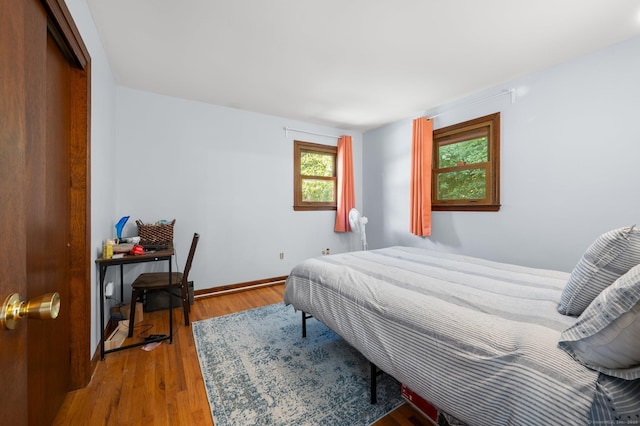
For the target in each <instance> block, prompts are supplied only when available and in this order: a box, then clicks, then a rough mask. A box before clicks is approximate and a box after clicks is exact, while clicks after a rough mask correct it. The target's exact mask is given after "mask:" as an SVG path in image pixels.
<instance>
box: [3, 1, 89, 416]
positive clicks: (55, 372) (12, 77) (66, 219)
mask: <svg viewBox="0 0 640 426" xmlns="http://www.w3.org/2000/svg"><path fill="white" fill-rule="evenodd" d="M78 51H80V52H81V55H80V59H82V58H84V59H85V60H84V64H82V61H79V60H78V59H79V56H78V54H77V52H78ZM74 52H75V53H74ZM83 67H84V68H83ZM88 70H89V67H88V54H86V48H84V45H83V44H82V41H81V39H80V38H79V35H78V32H77V29H76V28H75V26H74V25H73V22H72V20H71V19H70V14H69V13H68V10H66V6H65V5H64V1H63V0H43V1H42V2H40V1H37V0H24V1H8V2H0V203H1V204H2V213H1V214H0V241H1V242H2V247H3V249H2V252H0V304H2V303H3V301H4V300H5V298H6V297H7V296H8V295H9V294H12V293H18V294H19V295H20V298H21V299H22V300H28V299H29V298H33V297H36V296H38V295H40V294H43V293H46V292H52V291H58V292H59V293H60V296H61V300H62V302H61V312H60V316H59V317H58V319H56V320H52V321H37V320H20V321H19V322H18V324H17V327H16V328H15V329H14V330H5V329H1V330H0V388H1V389H3V393H2V395H0V413H2V421H3V423H6V424H12V425H26V424H33V425H38V424H42V425H45V424H50V423H51V421H52V420H53V418H54V417H55V415H56V413H57V411H58V408H59V406H60V405H61V403H62V401H63V399H64V397H65V395H66V392H67V391H69V390H71V389H74V388H78V387H82V386H84V385H86V384H87V383H88V381H89V378H90V374H91V356H90V354H89V338H90V336H89V333H90V324H89V321H88V320H87V318H89V317H90V298H89V295H90V294H91V289H90V287H89V286H90V275H89V274H90V266H89V265H90V261H91V260H90V259H89V250H88V247H89V241H90V235H89V232H88V229H89V224H90V222H89V219H88V217H89V185H88V182H89V178H88V176H89V173H88V171H89V169H88V164H89V161H88V160H89V155H88V154H89V149H88V146H89V145H88V135H89V125H88V99H89V98H88V94H89V84H88V83H89V71H88ZM75 320H79V321H80V323H77V322H76V321H75ZM83 321H86V322H83Z"/></svg>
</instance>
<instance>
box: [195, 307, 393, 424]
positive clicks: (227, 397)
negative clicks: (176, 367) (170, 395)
mask: <svg viewBox="0 0 640 426" xmlns="http://www.w3.org/2000/svg"><path fill="white" fill-rule="evenodd" d="M192 328H193V335H194V338H195V342H196V349H197V352H198V358H199V360H200V368H201V370H202V376H203V378H204V383H205V387H206V389H207V395H208V397H209V405H210V406H211V413H212V416H213V420H214V423H215V426H231V425H233V426H238V425H243V426H244V425H278V426H280V425H349V426H353V425H368V424H371V423H372V422H374V421H376V420H378V419H379V418H380V417H382V416H384V415H385V414H386V413H388V412H389V411H391V410H393V409H394V408H396V407H397V406H399V405H400V404H401V403H402V401H401V397H400V384H399V383H398V382H397V381H395V380H394V379H393V378H391V377H389V376H387V375H382V376H379V377H378V403H377V404H375V405H371V404H370V403H369V362H368V361H367V360H366V359H365V358H364V357H363V356H362V355H361V354H360V353H359V352H358V351H356V350H355V349H353V348H352V347H351V346H349V344H347V343H346V342H345V341H344V340H343V339H342V338H340V337H339V336H338V335H336V334H335V333H334V332H333V331H331V330H330V329H329V328H327V327H326V326H325V325H323V324H322V323H320V322H319V321H317V320H315V319H310V320H308V321H307V337H306V338H304V339H303V338H302V332H301V319H300V312H295V311H294V310H293V308H292V307H291V306H285V305H284V304H282V303H278V304H274V305H269V306H265V307H262V308H256V309H251V310H248V311H243V312H238V313H235V314H231V315H225V316H223V317H217V318H211V319H208V320H205V321H197V322H194V323H193V324H192Z"/></svg>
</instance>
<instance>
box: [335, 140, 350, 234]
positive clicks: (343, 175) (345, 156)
mask: <svg viewBox="0 0 640 426" xmlns="http://www.w3.org/2000/svg"><path fill="white" fill-rule="evenodd" d="M337 163H338V164H337V165H336V168H337V170H336V174H337V177H338V197H337V205H338V206H337V207H338V208H337V211H336V226H335V227H334V229H333V230H334V231H336V232H351V227H350V226H349V212H350V211H351V209H352V208H354V207H355V206H356V196H355V191H354V189H353V154H352V150H351V136H341V137H340V138H339V139H338V155H337Z"/></svg>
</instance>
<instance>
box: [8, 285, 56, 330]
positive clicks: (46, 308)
mask: <svg viewBox="0 0 640 426" xmlns="http://www.w3.org/2000/svg"><path fill="white" fill-rule="evenodd" d="M59 313H60V295H59V294H58V293H47V294H43V295H42V296H39V297H36V298H35V299H31V300H29V301H28V302H26V303H25V302H24V301H22V300H20V295H19V294H18V293H13V294H12V295H10V296H9V297H7V298H6V299H5V301H4V304H3V305H2V309H0V325H2V326H4V327H5V328H7V329H9V330H13V329H14V328H16V323H17V321H18V320H19V319H21V318H34V319H55V318H57V317H58V314H59Z"/></svg>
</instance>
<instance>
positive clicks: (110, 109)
mask: <svg viewBox="0 0 640 426" xmlns="http://www.w3.org/2000/svg"><path fill="white" fill-rule="evenodd" d="M66 4H67V7H68V8H69V11H70V12H71V15H72V16H73V19H74V21H75V23H76V25H77V27H78V30H79V31H80V34H81V35H82V39H83V41H84V43H85V45H86V46H87V49H88V51H89V55H90V56H91V246H92V247H93V251H92V258H91V259H89V261H90V262H92V264H93V260H94V259H95V258H96V257H97V256H98V253H99V251H100V247H101V245H102V244H101V243H102V239H103V238H104V236H105V235H109V233H110V232H111V228H112V226H113V224H112V223H111V221H112V218H113V217H114V215H115V181H114V179H113V177H114V175H113V171H112V165H113V164H115V110H116V85H115V81H114V79H113V74H112V72H111V67H110V66H109V63H108V61H107V57H106V54H105V52H104V49H103V47H102V43H101V41H100V38H99V37H98V33H97V31H96V28H95V24H94V22H93V18H92V17H91V13H90V12H89V8H88V6H87V4H86V1H85V0H66ZM94 271H96V272H95V274H93V275H92V277H91V283H90V284H89V283H87V285H91V301H92V303H91V307H92V309H91V348H90V351H91V353H90V354H89V356H92V355H93V351H94V350H95V348H96V347H97V345H98V342H99V340H100V317H99V315H98V312H99V309H100V308H99V306H100V305H99V293H98V291H99V289H98V286H97V282H98V277H97V269H95V268H94ZM110 279H111V280H113V278H112V277H110Z"/></svg>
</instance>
